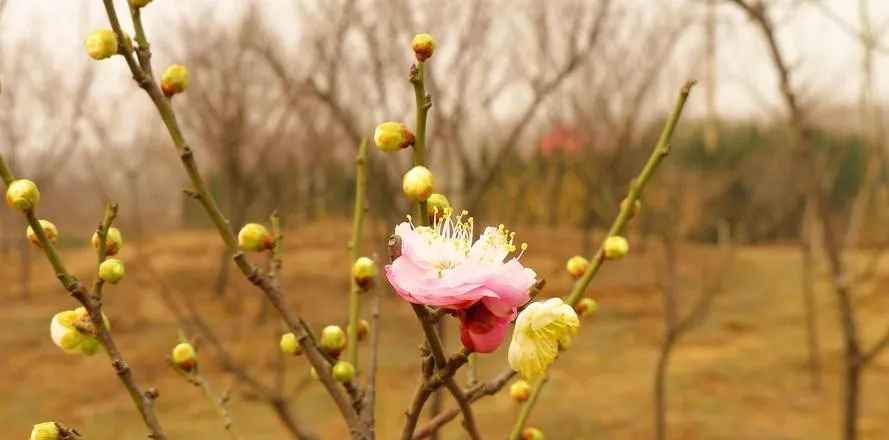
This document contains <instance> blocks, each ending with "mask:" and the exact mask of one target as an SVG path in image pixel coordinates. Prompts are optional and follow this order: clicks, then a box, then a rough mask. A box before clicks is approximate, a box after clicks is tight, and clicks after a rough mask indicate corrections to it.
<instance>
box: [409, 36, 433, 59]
mask: <svg viewBox="0 0 889 440" xmlns="http://www.w3.org/2000/svg"><path fill="white" fill-rule="evenodd" d="M435 46H436V44H435V39H434V38H432V35H429V34H417V35H414V39H413V41H411V47H412V48H413V49H414V56H416V57H417V61H420V62H423V61H426V60H427V59H429V57H431V56H432V54H433V53H434V52H435Z"/></svg>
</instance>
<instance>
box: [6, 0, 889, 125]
mask: <svg viewBox="0 0 889 440" xmlns="http://www.w3.org/2000/svg"><path fill="white" fill-rule="evenodd" d="M8 1H9V2H10V4H9V7H8V10H7V11H6V14H5V16H4V17H3V22H2V27H0V38H3V39H4V41H7V42H8V41H11V40H19V39H23V38H26V39H34V40H36V41H42V42H43V43H44V44H45V45H46V46H48V47H49V49H48V50H49V52H50V54H51V55H52V59H53V62H56V63H64V64H65V66H66V67H67V66H70V67H71V68H72V69H75V70H76V69H77V68H80V67H82V66H83V65H85V64H86V63H88V62H90V61H89V60H88V59H87V57H86V56H84V55H83V51H82V41H83V38H84V36H85V35H86V34H87V33H88V32H89V30H91V29H95V28H100V27H107V22H106V19H105V16H104V15H103V14H104V10H103V8H102V6H101V1H100V0H65V1H59V0H8ZM648 1H652V2H654V1H656V0H648ZM657 1H676V2H685V3H688V7H689V8H694V7H700V6H698V5H700V4H701V2H702V0H657ZM815 1H820V2H821V3H822V4H823V7H824V8H827V9H829V10H830V11H832V13H833V14H835V16H837V17H839V18H840V19H841V20H843V21H846V22H848V23H851V24H853V25H857V20H858V3H859V0H773V2H774V3H775V4H778V5H779V9H780V10H786V9H787V7H788V5H791V4H799V3H804V4H805V3H812V2H815ZM865 1H867V2H868V4H869V8H870V12H871V16H872V20H873V22H875V23H877V24H881V25H882V27H883V28H884V30H885V31H886V32H885V34H886V35H885V37H884V38H883V41H885V46H886V47H887V50H886V51H885V52H884V53H882V54H879V55H878V56H877V60H876V75H875V77H876V79H877V80H876V81H877V91H878V94H877V96H878V99H881V100H883V99H884V98H885V97H886V93H885V92H886V91H889V76H887V75H881V73H883V72H886V70H887V69H889V1H887V0H865ZM256 3H260V4H262V6H263V9H264V11H265V13H266V14H267V16H268V17H269V18H270V22H271V23H272V24H273V25H275V26H277V27H280V29H287V27H286V26H287V25H288V23H289V22H290V21H292V20H293V17H294V14H295V9H294V8H295V6H294V5H295V4H296V0H257V1H256ZM117 4H118V5H119V8H120V9H121V10H123V8H124V7H125V1H123V0H117ZM205 4H215V5H216V6H215V7H216V12H218V13H219V14H220V17H222V18H223V19H225V18H226V17H236V16H237V15H238V14H239V11H240V10H241V8H243V7H245V6H246V5H248V4H249V2H248V1H247V0H155V2H154V3H153V4H152V6H151V7H149V8H148V9H146V12H145V13H144V17H145V20H146V24H147V28H148V30H149V34H150V35H156V34H157V33H159V32H163V30H165V29H168V28H169V26H171V24H170V23H176V22H177V20H176V19H177V18H178V17H179V16H181V14H186V13H193V11H203V10H205V8H203V7H202V6H203V5H205ZM718 11H719V12H718V16H719V31H718V35H719V49H718V50H719V52H718V76H717V78H718V84H719V85H718V90H717V101H718V107H719V112H720V113H721V114H725V115H730V116H741V117H744V116H751V117H758V116H764V115H768V114H774V112H775V111H776V109H777V108H779V105H780V103H779V99H778V95H777V87H776V86H775V85H776V83H775V77H774V71H773V69H772V65H771V63H770V60H769V59H768V56H767V52H766V51H765V46H763V44H762V40H761V38H760V35H759V33H758V32H756V30H755V29H754V28H753V27H752V26H751V24H750V23H749V22H748V21H747V20H746V19H745V18H744V17H743V15H742V14H740V13H739V12H738V11H737V10H736V8H735V7H733V6H730V5H721V6H720V7H719V9H718ZM776 19H777V20H778V21H779V22H780V23H782V26H781V31H780V33H779V38H780V41H781V44H782V46H783V47H784V48H785V50H786V51H787V53H788V55H789V58H790V60H791V61H792V62H793V64H794V66H795V70H796V75H797V76H796V78H797V82H798V83H799V84H800V85H802V86H803V88H804V90H807V91H810V92H809V93H810V96H812V97H814V98H816V99H817V100H818V102H820V103H824V102H826V103H829V104H836V105H843V104H854V103H855V102H857V99H858V98H857V96H858V90H859V84H860V75H859V64H860V59H861V51H860V49H859V46H858V45H857V43H856V41H855V40H854V39H853V38H852V37H850V35H849V34H848V32H846V31H844V30H843V28H841V27H840V26H839V25H837V24H836V23H835V21H834V20H832V19H830V18H828V17H827V15H826V14H825V13H824V11H823V9H822V8H820V7H817V6H813V5H810V4H805V5H803V6H799V7H797V8H796V10H795V12H794V13H793V14H778V16H777V17H776ZM127 21H128V20H125V22H127ZM701 35H702V30H694V31H693V32H692V33H691V34H690V35H689V36H687V37H686V38H687V39H688V41H687V42H686V43H687V44H688V45H689V47H695V45H700V42H699V41H698V42H696V40H698V39H699V38H701ZM158 52H160V53H158ZM155 53H156V59H157V60H158V63H159V64H158V65H162V63H164V62H166V61H168V60H167V59H165V58H164V53H163V52H162V51H155ZM116 64H117V65H116V66H115V67H113V68H112V69H116V70H115V71H114V73H113V74H115V75H122V76H125V75H126V71H125V66H123V63H116ZM103 75H109V73H107V72H106V73H103ZM110 83H111V82H109V84H110ZM109 87H110V86H109ZM121 87H123V86H121Z"/></svg>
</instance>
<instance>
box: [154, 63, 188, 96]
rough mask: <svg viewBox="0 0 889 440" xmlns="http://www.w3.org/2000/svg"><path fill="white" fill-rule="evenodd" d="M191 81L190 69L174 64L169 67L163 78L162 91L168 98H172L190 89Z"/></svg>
mask: <svg viewBox="0 0 889 440" xmlns="http://www.w3.org/2000/svg"><path fill="white" fill-rule="evenodd" d="M189 79H190V77H189V74H188V69H187V68H186V67H185V66H183V65H182V64H173V65H172V66H170V67H167V70H165V71H164V74H163V76H161V90H162V91H163V92H164V95H166V96H167V98H171V97H173V95H177V94H179V93H182V92H184V91H185V89H187V88H188V82H189Z"/></svg>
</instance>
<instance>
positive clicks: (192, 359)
mask: <svg viewBox="0 0 889 440" xmlns="http://www.w3.org/2000/svg"><path fill="white" fill-rule="evenodd" d="M173 363H174V364H176V366H178V367H179V368H181V369H183V370H185V371H191V370H194V369H195V367H197V366H198V356H197V352H196V351H195V349H194V346H192V345H191V344H189V343H188V342H182V343H179V344H178V345H176V346H175V347H173Z"/></svg>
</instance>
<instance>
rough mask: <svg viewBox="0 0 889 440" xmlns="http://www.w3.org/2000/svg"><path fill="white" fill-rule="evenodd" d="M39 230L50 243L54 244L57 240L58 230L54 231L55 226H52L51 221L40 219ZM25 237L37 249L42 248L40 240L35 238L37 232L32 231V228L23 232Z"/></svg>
mask: <svg viewBox="0 0 889 440" xmlns="http://www.w3.org/2000/svg"><path fill="white" fill-rule="evenodd" d="M40 228H41V229H43V233H44V234H45V235H46V239H47V240H49V242H50V243H55V242H56V241H57V240H58V239H59V230H58V229H56V225H54V224H52V222H51V221H49V220H43V219H40ZM25 235H26V236H27V237H28V240H29V241H30V242H31V243H34V244H36V245H37V247H43V245H42V244H40V239H39V238H37V232H35V231H34V228H32V227H30V226H28V229H27V230H25Z"/></svg>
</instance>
